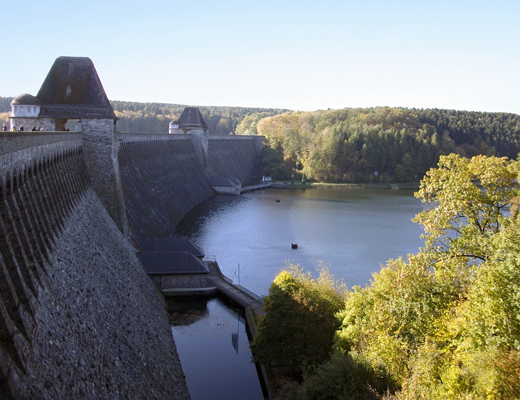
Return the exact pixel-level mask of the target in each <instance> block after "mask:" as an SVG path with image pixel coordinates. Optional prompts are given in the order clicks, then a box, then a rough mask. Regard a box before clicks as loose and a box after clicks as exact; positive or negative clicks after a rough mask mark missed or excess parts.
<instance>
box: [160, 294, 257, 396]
mask: <svg viewBox="0 0 520 400" xmlns="http://www.w3.org/2000/svg"><path fill="white" fill-rule="evenodd" d="M167 308H168V312H169V314H170V319H171V321H172V323H173V325H174V326H172V334H173V337H174V339H175V344H176V347H177V352H178V353H179V358H180V360H181V364H182V370H183V372H184V375H185V376H186V384H187V385H188V390H189V392H190V396H191V399H192V400H207V399H212V400H221V399H222V400H235V399H236V400H242V399H248V400H249V399H251V400H255V399H263V395H262V388H261V386H260V381H259V379H258V375H257V371H256V367H255V364H253V363H252V362H251V350H250V349H249V342H248V339H247V334H246V330H245V326H244V319H243V316H242V315H241V314H242V312H241V311H240V310H238V309H236V308H232V307H231V306H230V305H229V304H225V303H224V301H223V300H221V299H220V298H210V299H206V298H195V299H192V298H190V299H182V298H181V299H175V300H168V301H167ZM178 324H180V325H178Z"/></svg>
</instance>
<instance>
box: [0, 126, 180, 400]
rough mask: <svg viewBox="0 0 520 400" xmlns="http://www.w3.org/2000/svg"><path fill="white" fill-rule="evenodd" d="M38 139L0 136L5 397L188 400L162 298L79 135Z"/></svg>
mask: <svg viewBox="0 0 520 400" xmlns="http://www.w3.org/2000/svg"><path fill="white" fill-rule="evenodd" d="M44 137H45V135H40V134H37V135H34V136H33V137H31V136H26V135H22V136H20V137H10V136H9V137H8V136H4V137H3V138H2V144H4V143H5V144H6V145H9V146H10V147H11V150H12V151H10V152H9V151H7V150H4V147H3V146H2V150H1V151H0V237H1V238H2V240H1V241H0V398H6V399H12V398H15V399H78V398H93V399H134V398H147V399H148V398H159V399H187V398H189V394H188V392H187V388H186V385H185V382H184V376H183V373H182V368H181V366H180V362H179V359H178V356H177V353H176V350H175V345H174V342H173V338H172V335H171V330H170V327H169V324H168V320H167V316H166V314H165V308H164V303H163V299H162V297H161V295H160V294H159V293H158V292H157V290H156V289H155V287H154V285H153V284H152V282H151V281H150V279H149V278H148V276H147V275H146V274H145V273H144V271H143V269H142V266H141V265H140V264H139V261H138V260H137V258H136V257H135V254H134V252H135V249H134V248H133V247H132V245H131V244H130V243H129V242H128V240H127V239H126V238H125V237H124V236H123V234H122V233H121V231H120V229H118V227H117V226H116V224H115V222H114V221H113V219H112V218H111V216H110V215H109V213H108V212H107V211H106V209H105V207H104V205H103V204H102V202H101V201H100V199H99V197H98V196H97V194H96V193H95V191H94V189H93V186H92V183H91V179H90V175H89V173H88V171H87V166H86V163H85V158H84V154H83V142H82V141H78V140H77V138H74V136H71V137H70V139H71V140H67V139H69V137H63V138H62V139H63V141H60V140H59V138H58V137H57V136H53V135H50V136H49V137H48V138H49V140H48V141H47V142H45V140H44V139H42V138H44ZM3 139H5V141H4V140H3ZM31 142H32V144H33V145H34V146H32V147H25V146H27V145H29V144H31ZM43 142H45V143H43Z"/></svg>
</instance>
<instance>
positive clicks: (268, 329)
mask: <svg viewBox="0 0 520 400" xmlns="http://www.w3.org/2000/svg"><path fill="white" fill-rule="evenodd" d="M344 290H345V287H344V285H343V284H341V283H339V282H336V281H334V279H333V278H332V276H331V275H330V274H329V272H328V270H327V269H326V268H322V270H321V272H320V275H319V277H318V278H316V279H315V278H313V277H312V276H311V275H310V273H307V274H306V273H304V272H303V270H302V269H301V268H299V267H298V266H294V265H289V268H288V269H286V270H284V271H282V272H280V273H279V274H278V275H277V276H276V278H275V279H274V282H273V284H272V285H271V288H270V289H269V295H268V296H267V297H266V298H265V299H264V311H265V316H263V317H262V319H261V320H260V322H259V324H258V334H257V337H256V339H255V341H254V342H253V343H252V345H251V350H252V353H253V358H254V360H255V361H258V362H260V363H263V364H272V365H273V366H285V367H286V371H287V372H288V373H289V374H290V375H293V376H296V377H297V376H299V375H300V374H301V373H302V371H303V367H304V366H306V365H314V364H319V363H321V362H323V361H325V360H327V358H328V357H329V355H330V352H331V350H332V343H333V340H334V332H335V331H336V329H338V327H339V324H340V321H339V320H338V319H337V318H336V316H335V314H336V313H337V312H338V311H339V310H340V309H341V308H342V307H343V301H344V297H343V294H344Z"/></svg>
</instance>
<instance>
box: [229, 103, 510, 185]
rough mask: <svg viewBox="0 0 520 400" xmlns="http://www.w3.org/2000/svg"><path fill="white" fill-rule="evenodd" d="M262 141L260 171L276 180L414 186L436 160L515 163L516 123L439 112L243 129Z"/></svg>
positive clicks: (333, 114) (364, 112)
mask: <svg viewBox="0 0 520 400" xmlns="http://www.w3.org/2000/svg"><path fill="white" fill-rule="evenodd" d="M249 121H250V122H251V124H250V127H251V128H250V129H249V131H251V132H257V134H259V135H263V136H265V137H266V139H267V144H268V146H269V148H270V149H269V150H268V151H267V152H266V157H265V165H264V171H265V174H266V175H272V176H273V177H274V178H275V179H291V177H293V178H294V179H312V180H316V181H322V182H354V183H379V182H410V181H417V182H418V181H419V180H420V179H421V178H422V177H423V176H424V173H425V172H426V171H427V170H428V169H430V168H431V167H433V166H435V165H436V164H437V162H438V160H439V157H440V156H441V155H447V154H451V153H455V154H459V155H461V156H464V157H472V156H474V155H479V154H482V155H488V156H492V155H496V156H506V157H509V158H516V156H517V154H518V152H519V151H520V116H518V115H516V114H507V113H483V112H467V111H454V110H437V109H427V110H422V109H406V108H390V107H378V108H365V109H343V110H326V111H315V112H292V113H284V114H281V115H277V116H273V117H266V118H262V119H260V120H258V121H257V120H255V119H253V118H252V117H251V116H250V117H248V119H246V118H244V120H243V121H242V123H241V124H240V127H241V131H237V133H241V132H246V131H247V130H248V126H244V125H246V123H247V122H249Z"/></svg>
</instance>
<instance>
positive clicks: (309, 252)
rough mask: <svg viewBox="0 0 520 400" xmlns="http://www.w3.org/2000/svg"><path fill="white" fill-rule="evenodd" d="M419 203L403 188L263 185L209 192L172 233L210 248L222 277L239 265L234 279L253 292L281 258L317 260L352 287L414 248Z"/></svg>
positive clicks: (263, 289)
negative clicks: (233, 191) (237, 193)
mask: <svg viewBox="0 0 520 400" xmlns="http://www.w3.org/2000/svg"><path fill="white" fill-rule="evenodd" d="M422 209H423V205H422V203H421V202H420V201H419V200H417V199H415V198H414V197H413V191H406V190H384V189H346V188H341V189H324V188H323V189H322V188H312V189H295V190H283V189H267V190H261V191H256V192H251V193H246V194H243V195H241V196H226V195H219V196H215V197H213V198H212V199H210V200H208V201H206V202H204V203H203V204H201V205H200V206H197V207H195V208H194V209H193V210H192V211H190V213H189V214H188V215H187V216H186V217H185V218H184V219H183V220H182V221H181V223H180V224H179V225H178V227H177V229H176V232H175V233H176V234H179V235H183V236H187V237H188V238H190V239H191V240H192V241H193V242H194V243H196V244H197V245H199V246H201V247H202V248H203V249H204V251H205V253H206V255H213V256H215V258H216V260H217V262H218V264H219V266H220V268H221V270H222V272H223V273H224V274H225V275H227V276H228V277H233V276H234V275H235V273H236V271H237V267H238V265H240V283H241V284H242V285H243V286H245V287H246V288H248V289H250V290H252V291H253V292H255V293H257V294H259V295H266V294H267V293H268V290H269V286H270V284H271V282H272V280H273V279H274V277H275V276H276V274H277V273H278V272H279V271H280V270H281V269H282V268H283V267H284V266H285V263H286V261H288V262H293V263H297V264H300V265H301V266H302V267H303V268H304V269H305V270H309V271H315V270H316V269H317V268H318V266H319V264H320V262H321V263H323V264H324V265H326V266H328V267H329V269H330V271H331V272H332V273H333V274H334V275H335V276H336V277H337V278H341V279H343V280H344V281H345V283H346V284H347V285H348V286H349V287H352V286H354V285H364V284H367V283H369V281H370V278H371V276H372V273H373V272H377V271H378V270H379V269H380V266H381V265H382V264H385V262H386V260H388V259H389V258H397V257H400V256H403V257H406V256H407V254H409V253H416V252H417V251H418V249H419V247H420V246H421V245H422V243H423V242H422V240H421V239H420V237H419V236H420V234H421V233H422V228H421V227H420V226H419V225H417V224H414V223H412V222H411V219H412V218H413V217H414V215H415V214H417V213H418V212H420V211H421V210H422ZM291 243H297V244H298V249H297V250H292V249H291Z"/></svg>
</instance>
